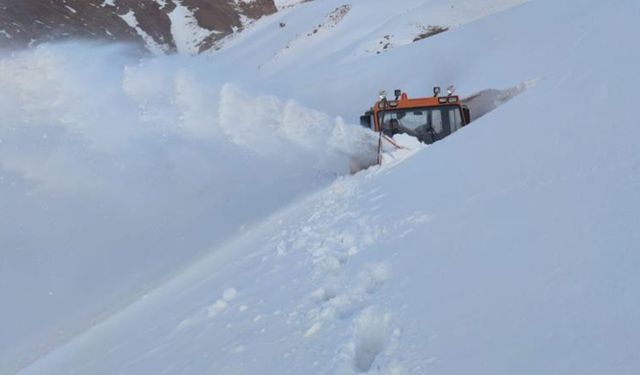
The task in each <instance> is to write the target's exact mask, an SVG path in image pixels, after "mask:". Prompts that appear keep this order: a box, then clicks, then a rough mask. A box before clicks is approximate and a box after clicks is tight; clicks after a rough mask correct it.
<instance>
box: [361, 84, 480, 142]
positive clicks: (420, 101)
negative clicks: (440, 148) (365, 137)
mask: <svg viewBox="0 0 640 375" xmlns="http://www.w3.org/2000/svg"><path fill="white" fill-rule="evenodd" d="M453 91H454V89H453V87H449V89H448V90H447V95H446V96H440V88H439V87H434V88H433V96H432V97H425V98H415V99H410V98H409V96H408V95H407V94H406V93H404V92H402V90H395V92H394V95H395V99H393V100H391V99H387V95H386V93H385V92H384V91H383V92H381V93H380V98H379V100H378V101H377V102H376V103H375V105H374V106H373V107H372V108H371V109H370V110H368V111H367V112H365V114H364V115H362V116H360V124H361V125H362V126H364V127H366V128H369V129H371V130H373V131H375V132H378V133H379V132H382V133H383V134H384V135H386V136H388V137H393V136H394V135H396V134H408V135H410V136H413V137H416V138H417V139H418V140H420V141H421V142H423V143H426V144H431V143H434V142H437V141H439V140H441V139H443V138H445V137H446V136H448V135H450V134H452V133H454V132H456V131H457V130H459V129H460V128H462V127H464V126H466V125H468V124H469V122H471V114H470V113H469V108H468V107H467V106H466V105H465V104H463V103H462V102H461V100H460V97H458V96H457V95H453Z"/></svg>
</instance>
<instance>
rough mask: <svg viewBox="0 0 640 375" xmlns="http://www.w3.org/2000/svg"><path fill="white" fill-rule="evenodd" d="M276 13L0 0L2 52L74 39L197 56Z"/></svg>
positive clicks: (167, 0)
mask: <svg viewBox="0 0 640 375" xmlns="http://www.w3.org/2000/svg"><path fill="white" fill-rule="evenodd" d="M276 10H277V9H276V6H275V4H274V2H273V0H20V1H15V0H0V48H22V47H27V46H32V45H35V44H38V43H42V42H47V41H56V40H66V39H72V38H75V39H91V40H96V39H97V40H111V41H125V42H134V43H139V44H140V45H143V46H145V47H146V48H147V49H149V50H150V51H152V52H155V53H173V52H181V53H192V54H195V53H199V52H203V51H206V50H208V49H210V48H213V47H215V46H216V44H217V42H219V41H220V40H221V39H223V38H224V37H226V36H228V35H230V34H232V33H233V32H235V31H238V30H242V29H243V28H244V27H245V26H246V23H247V22H251V21H253V20H256V19H258V18H260V17H262V16H264V15H267V14H271V13H274V12H276Z"/></svg>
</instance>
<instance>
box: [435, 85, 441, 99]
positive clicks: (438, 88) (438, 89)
mask: <svg viewBox="0 0 640 375" xmlns="http://www.w3.org/2000/svg"><path fill="white" fill-rule="evenodd" d="M438 95H440V87H439V86H436V87H434V88H433V97H434V98H435V97H437V96H438Z"/></svg>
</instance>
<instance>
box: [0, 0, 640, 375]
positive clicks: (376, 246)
mask: <svg viewBox="0 0 640 375" xmlns="http://www.w3.org/2000/svg"><path fill="white" fill-rule="evenodd" d="M478 3H479V2H475V1H471V0H469V1H459V2H456V6H459V7H461V8H464V7H465V6H471V5H472V4H478ZM483 3H484V6H486V7H488V8H491V6H495V9H500V10H504V9H506V8H507V6H506V4H507V3H506V2H505V1H496V2H493V3H492V2H491V1H488V0H487V1H486V2H483ZM521 3H522V2H521V1H515V0H514V1H513V2H512V4H511V5H520V4H521ZM342 5H345V3H344V2H341V1H333V0H326V1H314V2H310V3H305V4H301V5H300V6H296V7H292V8H287V9H285V10H283V11H282V12H279V13H277V14H275V15H273V16H270V17H266V18H263V19H261V20H259V21H257V22H256V23H255V24H254V25H253V27H252V28H251V29H250V30H247V31H245V32H243V33H241V34H240V35H239V36H237V37H235V38H233V40H230V41H229V42H228V43H227V44H226V46H225V48H224V49H222V50H221V51H218V52H217V53H215V54H211V55H207V56H200V57H185V56H173V57H155V58H142V59H141V58H140V57H139V56H137V55H135V52H132V51H130V50H129V49H128V48H126V47H121V46H103V45H86V44H81V43H71V44H63V45H45V46H40V47H37V48H36V49H33V50H29V51H24V52H20V53H11V54H9V53H4V54H3V55H1V58H0V88H1V89H0V114H2V121H1V122H0V197H2V198H1V199H0V212H1V213H2V214H0V251H2V258H1V259H2V260H1V261H0V297H1V299H2V301H3V304H2V305H3V308H2V309H0V320H1V321H2V322H5V323H7V324H4V325H3V328H2V329H3V331H2V335H0V366H2V367H0V369H3V370H5V369H6V370H7V371H2V372H3V373H4V372H7V373H10V374H11V373H14V372H16V371H18V369H20V368H22V370H21V371H19V373H20V374H22V375H32V374H96V375H97V374H163V373H164V374H205V373H211V374H258V373H259V374H357V373H376V374H428V373H437V374H469V373H473V374H487V375H488V374H492V375H494V374H604V373H606V374H633V373H636V372H638V369H640V356H638V355H637V353H638V352H640V300H639V299H638V298H637V296H638V295H640V275H639V274H638V272H637V270H638V269H639V267H640V253H638V249H640V232H638V231H637V228H638V227H640V214H638V212H639V210H640V194H638V191H640V147H638V142H637V139H638V137H639V136H640V128H639V127H638V126H637V120H636V117H637V116H636V115H635V114H634V111H633V108H634V106H633V104H632V99H633V98H634V92H635V85H634V84H635V83H636V82H637V81H639V80H640V76H638V75H637V74H634V71H635V70H634V68H635V66H637V65H638V64H639V63H640V53H639V52H638V51H637V50H635V49H632V48H628V47H629V46H631V45H633V44H634V42H635V40H636V39H637V36H638V35H639V32H640V30H638V28H637V26H633V25H635V20H636V19H637V17H638V16H639V15H640V4H638V3H637V2H635V1H631V0H621V1H618V2H615V3H603V2H599V1H595V0H583V1H580V2H578V1H566V2H556V1H551V0H534V1H531V2H528V3H526V4H524V5H520V6H517V7H513V8H510V9H508V10H504V11H502V12H498V13H493V14H490V13H491V12H488V13H487V14H485V17H484V18H482V19H479V20H476V21H474V22H471V23H463V24H459V27H457V28H455V29H453V30H451V31H448V32H446V33H443V34H439V35H437V36H436V37H433V38H428V39H424V40H421V41H419V42H416V43H409V44H404V45H399V46H397V48H392V49H389V50H388V51H386V52H385V53H382V54H379V55H376V54H368V53H363V52H364V49H363V48H365V47H363V46H366V45H368V43H369V42H370V41H373V40H376V39H377V38H378V37H379V36H380V35H385V33H384V31H383V30H384V26H383V25H385V24H387V23H388V25H389V26H388V27H390V28H391V27H396V26H397V27H399V28H402V27H405V26H406V25H404V24H402V22H401V21H398V20H399V18H398V16H399V15H401V14H412V12H413V11H415V9H420V10H421V11H424V12H428V10H429V7H433V8H432V9H433V11H434V12H435V10H436V9H440V7H441V5H440V4H436V3H435V2H428V1H418V0H408V1H403V2H401V3H400V2H389V1H385V0H367V1H352V2H350V3H349V5H350V7H349V12H348V13H347V14H346V15H345V16H344V17H343V18H341V20H340V22H338V23H336V24H335V25H334V27H331V28H323V29H322V31H321V32H318V33H315V34H313V33H311V36H307V33H308V32H309V31H312V30H313V29H314V28H315V27H317V26H318V25H319V24H322V23H323V22H324V21H326V20H327V19H328V17H329V15H330V14H331V13H332V12H333V11H334V10H335V9H337V8H339V7H341V6H342ZM443 18H446V17H443ZM366 20H369V22H365V21H366ZM441 21H442V22H441V24H445V25H448V24H450V25H454V24H456V21H455V20H454V19H452V18H448V19H442V20H441ZM280 22H286V26H285V27H280V26H279V23H280ZM407 22H413V21H412V20H411V21H409V20H408V21H407ZM399 23H400V24H399ZM392 25H393V26H392ZM622 25H626V26H625V28H627V29H628V28H630V29H631V31H629V30H624V31H623V30H622V29H623V27H622ZM407 27H408V26H407ZM389 33H391V32H389ZM291 41H295V42H294V43H291ZM287 46H288V47H287ZM282 51H285V52H282ZM33 72H38V74H37V75H35V74H33ZM431 84H440V85H442V86H445V87H446V85H448V84H455V85H456V86H457V87H458V90H459V91H460V92H461V93H463V94H473V93H475V92H480V91H481V90H485V89H491V88H497V89H507V90H505V91H502V92H500V91H486V92H488V93H491V95H492V96H491V97H492V98H495V99H494V101H495V102H496V103H493V104H492V103H487V101H486V100H484V101H482V100H481V101H480V104H481V105H482V107H486V108H489V107H491V108H493V107H495V106H496V105H498V104H502V105H501V106H500V107H499V108H497V109H496V110H494V111H492V112H490V113H487V114H486V115H484V116H482V117H481V118H480V119H478V120H477V121H475V122H473V123H472V124H471V125H470V126H469V127H467V128H464V129H462V130H461V131H459V132H458V133H456V134H454V135H452V136H451V137H449V138H447V139H446V140H443V141H441V142H438V143H436V144H434V145H432V146H429V147H414V149H413V150H411V151H408V152H395V153H390V154H387V155H385V163H384V164H383V166H382V167H373V168H370V169H368V170H365V171H362V172H360V173H358V174H355V175H349V174H348V173H347V172H348V170H349V163H351V162H353V160H356V161H357V163H358V164H367V163H370V162H371V159H372V158H375V155H372V154H374V151H375V141H376V140H377V138H376V137H375V136H373V137H372V134H371V133H369V132H367V131H364V130H363V129H361V128H359V127H358V126H356V125H352V124H353V123H355V122H356V120H357V116H358V114H359V113H361V112H362V111H363V110H365V109H367V108H368V107H369V106H370V105H371V103H372V101H373V100H375V94H376V93H377V92H378V90H379V89H381V88H386V89H393V88H396V87H401V88H403V89H405V90H406V91H407V92H408V93H409V95H410V96H416V95H424V94H427V93H428V87H429V85H431ZM509 88H511V89H509ZM517 93H519V94H520V95H518V96H517V97H514V98H512V97H513V95H515V94H517ZM510 98H512V100H510V101H508V102H506V100H507V99H510ZM498 102H499V103H498ZM472 116H473V114H472ZM403 143H406V140H405V142H403ZM6 301H8V303H6Z"/></svg>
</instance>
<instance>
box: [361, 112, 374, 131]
mask: <svg viewBox="0 0 640 375" xmlns="http://www.w3.org/2000/svg"><path fill="white" fill-rule="evenodd" d="M360 125H362V126H363V127H365V128H368V129H372V127H371V116H370V115H363V116H360Z"/></svg>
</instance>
